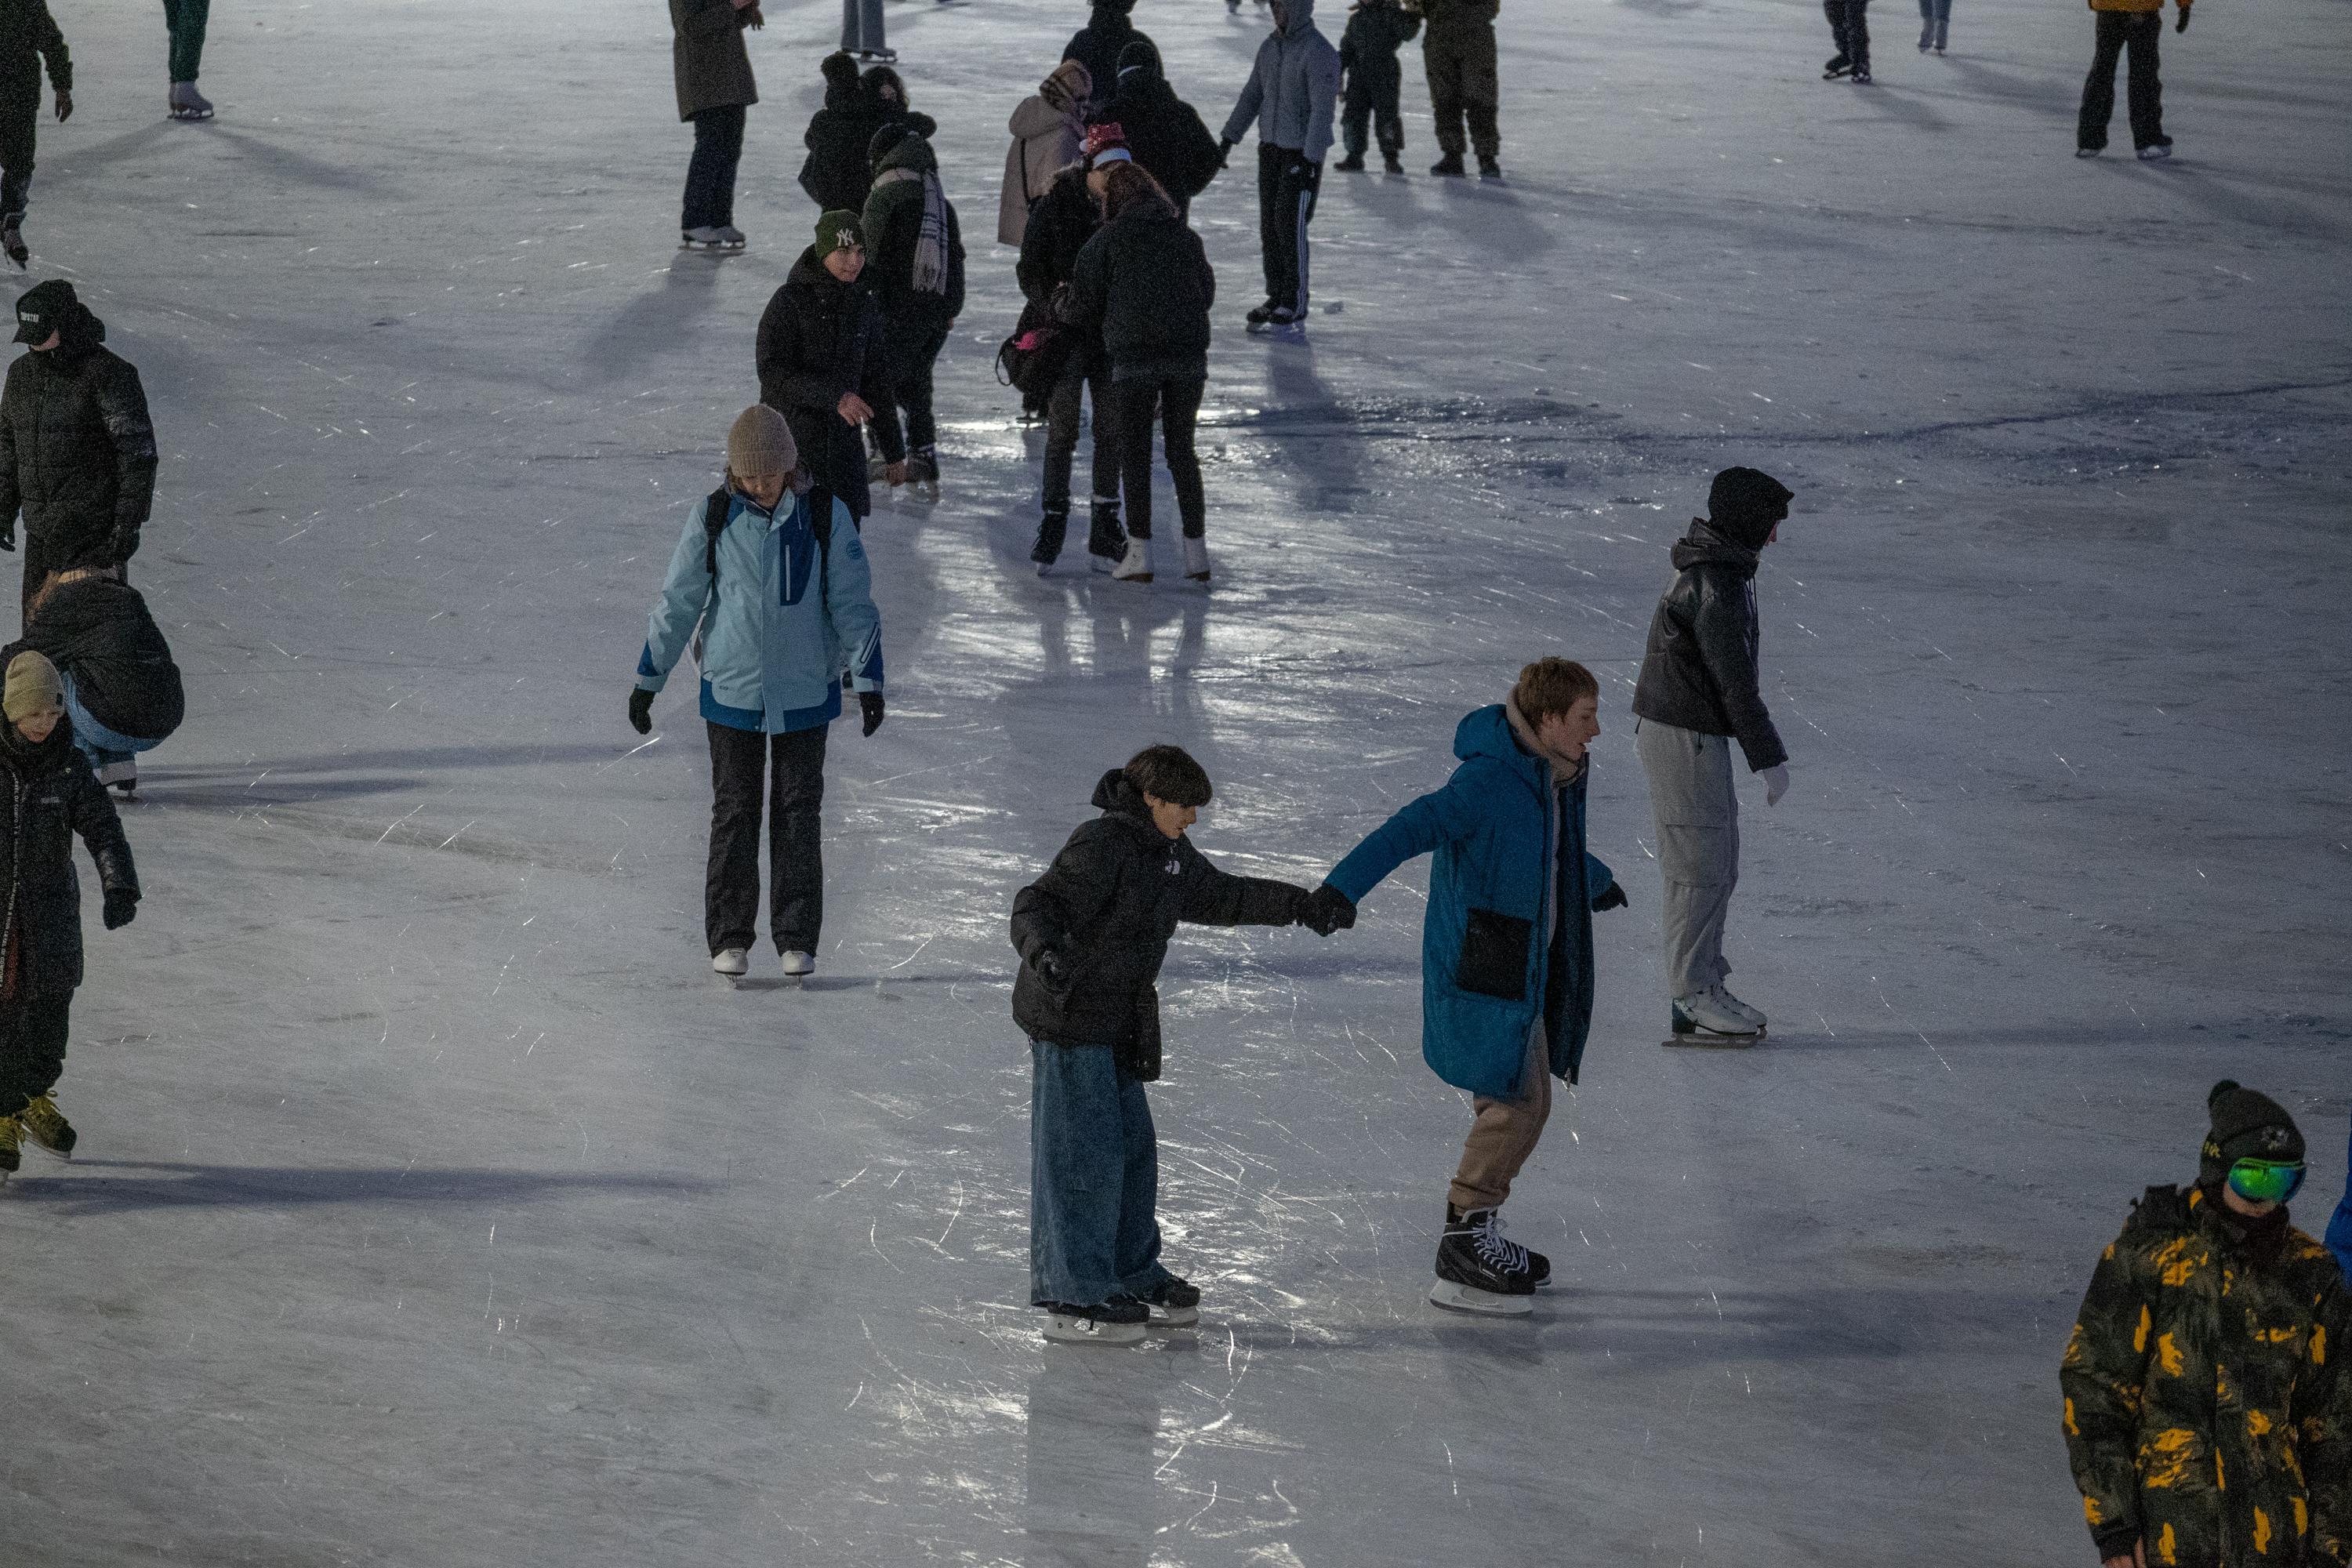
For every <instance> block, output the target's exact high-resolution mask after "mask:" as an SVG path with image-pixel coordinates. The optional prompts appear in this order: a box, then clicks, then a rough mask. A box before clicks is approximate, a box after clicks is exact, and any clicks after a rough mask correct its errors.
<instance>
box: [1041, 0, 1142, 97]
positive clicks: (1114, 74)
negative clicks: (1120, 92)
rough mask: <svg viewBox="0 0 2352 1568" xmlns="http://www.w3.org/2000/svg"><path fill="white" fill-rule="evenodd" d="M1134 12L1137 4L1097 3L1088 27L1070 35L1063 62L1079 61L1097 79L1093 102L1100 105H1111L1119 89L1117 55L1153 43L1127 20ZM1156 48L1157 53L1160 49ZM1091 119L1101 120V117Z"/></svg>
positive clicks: (1104, 0)
mask: <svg viewBox="0 0 2352 1568" xmlns="http://www.w3.org/2000/svg"><path fill="white" fill-rule="evenodd" d="M1134 9H1135V0H1095V7H1094V10H1093V12H1092V14H1090V15H1089V16H1087V25H1086V26H1083V27H1080V28H1079V29H1078V30H1077V31H1076V32H1075V33H1073V34H1071V35H1070V43H1069V47H1067V48H1065V49H1064V50H1063V51H1062V58H1064V59H1066V60H1076V61H1077V62H1078V63H1079V64H1080V65H1082V66H1084V67H1086V68H1087V75H1088V76H1089V77H1092V78H1093V79H1094V84H1095V97H1094V100H1095V102H1096V103H1097V105H1100V104H1105V103H1108V102H1109V101H1110V97H1111V93H1112V92H1113V91H1114V90H1115V89H1117V87H1118V51H1119V50H1121V49H1123V48H1125V47H1127V46H1128V45H1129V44H1132V43H1135V42H1138V41H1141V42H1143V43H1147V44H1149V43H1150V42H1151V40H1150V38H1148V37H1144V36H1143V34H1141V33H1139V32H1138V31H1137V30H1136V26H1135V24H1134V23H1132V22H1130V21H1129V20H1128V19H1127V14H1128V13H1129V11H1132V10H1134ZM1153 47H1154V49H1155V50H1156V49H1157V48H1158V46H1157V45H1154V46H1153ZM1088 118H1089V119H1094V120H1099V119H1101V118H1102V116H1101V115H1100V114H1095V115H1090V116H1089V117H1088Z"/></svg>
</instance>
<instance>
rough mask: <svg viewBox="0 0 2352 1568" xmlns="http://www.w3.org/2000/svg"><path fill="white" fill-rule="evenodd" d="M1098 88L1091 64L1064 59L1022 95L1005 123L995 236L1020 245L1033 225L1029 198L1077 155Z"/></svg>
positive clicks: (1046, 184) (1067, 165) (1073, 161)
mask: <svg viewBox="0 0 2352 1568" xmlns="http://www.w3.org/2000/svg"><path fill="white" fill-rule="evenodd" d="M1093 90H1094V87H1093V82H1092V80H1091V79H1090V78H1089V77H1088V76H1087V68H1086V67H1084V66H1082V65H1080V64H1079V63H1078V62H1077V61H1076V60H1064V61H1063V62H1062V63H1061V65H1060V66H1059V67H1058V68H1055V72H1054V74H1053V75H1052V76H1049V77H1047V78H1046V79H1045V81H1044V83H1043V84H1041V85H1040V86H1039V88H1038V89H1037V91H1036V93H1035V95H1034V96H1033V97H1030V98H1024V99H1023V100H1021V107H1020V108H1018V109H1016V110H1013V118H1012V120H1011V121H1008V122H1007V124H1006V126H1005V129H1006V130H1008V131H1010V132H1013V145H1012V147H1011V149H1010V150H1008V151H1007V152H1006V153H1005V154H1004V190H1003V195H1001V196H999V197H998V199H997V204H996V237H997V239H998V240H999V241H1000V242H1001V243H1003V244H1005V245H1013V246H1017V245H1019V244H1020V243H1021V237H1022V236H1023V235H1024V234H1025V233H1027V232H1028V229H1029V204H1030V203H1032V202H1034V201H1035V200H1036V199H1037V198H1038V197H1039V196H1042V195H1045V187H1046V186H1048V185H1050V184H1053V183H1054V176H1055V174H1060V173H1061V172H1062V171H1063V170H1064V169H1066V168H1068V167H1069V166H1070V165H1071V164H1072V163H1076V162H1077V161H1078V153H1079V151H1080V149H1081V148H1083V147H1084V146H1085V144H1086V132H1087V128H1086V121H1084V120H1083V119H1081V118H1080V116H1081V114H1082V113H1083V111H1084V110H1085V108H1086V103H1087V96H1088V95H1089V94H1090V93H1091V92H1092V91H1093Z"/></svg>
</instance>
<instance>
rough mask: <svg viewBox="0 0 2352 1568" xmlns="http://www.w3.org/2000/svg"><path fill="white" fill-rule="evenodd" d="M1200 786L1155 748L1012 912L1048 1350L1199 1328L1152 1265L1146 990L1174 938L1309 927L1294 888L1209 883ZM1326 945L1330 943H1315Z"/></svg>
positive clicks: (1162, 1270)
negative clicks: (1152, 1330)
mask: <svg viewBox="0 0 2352 1568" xmlns="http://www.w3.org/2000/svg"><path fill="white" fill-rule="evenodd" d="M1210 793H1211V791H1210V784H1209V775H1208V773H1206V772H1204V771H1203V770H1202V767H1201V764H1200V763H1197V762H1195V761H1193V760H1192V757H1191V756H1189V755H1187V754H1186V753H1185V752H1183V751H1181V750H1180V749H1179V748H1177V747H1175V746H1151V747H1148V748H1147V749H1145V750H1143V751H1141V752H1137V753H1136V755H1135V756H1134V757H1133V758H1132V759H1131V760H1130V761H1129V763H1128V764H1127V765H1126V766H1125V767H1123V768H1113V769H1112V770H1111V771H1110V772H1108V773H1105V774H1104V775H1103V776H1102V779H1101V781H1100V782H1099V783H1097V784H1096V785H1095V794H1094V804H1095V805H1096V807H1097V809H1099V810H1100V811H1101V813H1102V815H1101V816H1097V817H1096V818H1095V819H1094V820H1093V821H1091V822H1087V823H1085V824H1083V825H1081V826H1079V828H1078V830H1077V831H1076V832H1075V833H1073V834H1071V835H1070V838H1069V842H1068V843H1067V844H1066V845H1064V846H1063V847H1062V852H1061V853H1060V854H1058V855H1056V856H1055V857H1054V863H1053V865H1051V866H1050V867H1048V868H1046V870H1045V875H1044V876H1042V877H1040V878H1038V879H1036V880H1035V881H1034V882H1032V883H1031V884H1030V885H1029V886H1027V887H1025V888H1024V889H1021V891H1020V893H1019V894H1018V895H1016V896H1015V897H1014V899H1013V925H1012V930H1013V948H1014V949H1015V951H1017V952H1019V953H1020V955H1021V966H1020V970H1019V972H1018V973H1017V975H1016V976H1015V978H1014V980H1013V1022H1014V1023H1015V1024H1017V1025H1019V1026H1020V1027H1021V1031H1022V1033H1024V1034H1025V1035H1027V1036H1028V1037H1029V1050H1030V1060H1031V1065H1032V1067H1033V1068H1034V1073H1035V1077H1034V1079H1033V1080H1032V1088H1031V1091H1030V1100H1029V1148H1030V1188H1029V1300H1030V1301H1031V1303H1032V1304H1033V1305H1034V1306H1037V1307H1039V1308H1042V1309H1044V1310H1045V1314H1046V1319H1045V1337H1046V1338H1047V1339H1051V1340H1063V1341H1068V1342H1076V1343H1106V1344H1129V1343H1132V1342H1135V1341H1137V1340H1139V1339H1141V1338H1142V1337H1143V1331H1144V1325H1145V1324H1146V1323H1147V1322H1155V1321H1156V1322H1158V1323H1160V1324H1164V1325H1170V1326H1176V1325H1181V1324H1186V1323H1192V1322H1197V1321H1199V1320H1200V1315H1201V1314H1200V1306H1201V1292H1200V1290H1199V1289H1198V1288H1197V1287H1195V1286H1193V1285H1192V1284H1191V1283H1189V1282H1188V1281H1186V1280H1184V1279H1180V1278H1179V1277H1178V1276H1176V1275H1175V1274H1172V1273H1171V1272H1170V1271H1169V1269H1168V1268H1167V1266H1166V1265H1164V1264H1163V1263H1161V1262H1160V1220H1159V1198H1160V1143H1159V1138H1158V1135H1157V1133H1156V1132H1155V1131H1154V1130H1153V1128H1152V1124H1151V1103H1150V1100H1148V1099H1147V1098H1146V1097H1145V1094H1144V1089H1143V1086H1144V1085H1145V1084H1147V1083H1149V1082H1151V1081H1152V1080H1153V1079H1157V1078H1159V1076H1160V994H1159V992H1158V990H1157V989H1156V987H1155V982H1157V981H1158V979H1159V977H1160V963H1161V961H1162V960H1164V959H1165V958H1166V957H1167V954H1168V940H1169V938H1170V937H1171V936H1173V935H1174V934H1175V933H1176V926H1177V922H1179V921H1190V922H1191V923H1192V924H1194V925H1219V926H1238V925H1267V926H1286V925H1291V924H1294V923H1301V924H1303V923H1308V922H1307V919H1306V917H1307V912H1308V910H1309V906H1310V904H1311V899H1310V897H1309V895H1308V893H1307V889H1304V888H1299V887H1294V886H1292V885H1291V884H1290V883H1288V882H1277V881H1272V880H1268V879H1260V878H1256V877H1235V876H1233V875H1230V874H1229V873H1227V872H1224V871H1221V870H1219V869H1217V868H1216V867H1214V866H1213V865H1211V864H1210V863H1209V860H1208V858H1207V857H1206V856H1204V855H1202V853H1201V852H1200V850H1198V849H1196V848H1194V847H1193V846H1192V840H1191V839H1190V838H1187V837H1185V835H1184V830H1185V829H1186V828H1188V827H1190V826H1192V824H1193V822H1194V821H1195V819H1196V818H1197V817H1198V816H1199V814H1200V808H1201V807H1202V806H1204V805H1208V804H1209V798H1210ZM1317 929H1318V930H1319V931H1321V932H1322V934H1325V935H1328V934H1329V928H1328V926H1327V927H1318V928H1317Z"/></svg>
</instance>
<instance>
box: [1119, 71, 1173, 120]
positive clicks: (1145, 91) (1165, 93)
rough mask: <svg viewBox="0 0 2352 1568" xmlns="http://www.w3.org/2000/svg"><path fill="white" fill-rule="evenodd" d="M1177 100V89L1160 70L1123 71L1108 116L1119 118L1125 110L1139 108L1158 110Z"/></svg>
mask: <svg viewBox="0 0 2352 1568" xmlns="http://www.w3.org/2000/svg"><path fill="white" fill-rule="evenodd" d="M1175 101H1176V89H1174V88H1172V87H1170V86H1169V85H1168V79H1167V78H1166V77H1163V76H1161V75H1160V73H1159V72H1158V71H1155V70H1131V71H1122V72H1120V73H1119V78H1118V92H1117V93H1116V94H1114V95H1113V96H1112V98H1111V100H1110V109H1109V110H1108V114H1107V118H1109V119H1112V120H1117V119H1118V117H1119V116H1120V115H1121V114H1122V113H1123V112H1126V111H1129V110H1137V109H1141V110H1161V109H1164V108H1166V107H1167V106H1168V105H1170V104H1171V103H1173V102H1175Z"/></svg>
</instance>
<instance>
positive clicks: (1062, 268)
mask: <svg viewBox="0 0 2352 1568" xmlns="http://www.w3.org/2000/svg"><path fill="white" fill-rule="evenodd" d="M1131 162H1132V159H1130V158H1129V154H1128V151H1127V148H1126V146H1125V144H1124V143H1123V142H1121V141H1120V139H1119V128H1118V126H1116V125H1093V126H1089V127H1087V141H1086V153H1085V156H1084V158H1083V159H1082V160H1081V161H1080V162H1079V163H1075V164H1073V165H1071V166H1070V167H1069V168H1066V169H1065V170H1063V171H1062V172H1061V173H1060V174H1056V175H1055V177H1054V183H1053V184H1050V185H1048V186H1047V187H1046V188H1045V195H1041V196H1039V197H1038V198H1037V201H1036V204H1035V205H1034V206H1033V207H1031V209H1030V212H1029V224H1028V227H1027V229H1026V231H1025V232H1024V234H1023V235H1022V237H1021V260H1020V262H1019V264H1018V266H1017V267H1016V268H1014V270H1015V273H1016V275H1017V276H1018V278H1019V279H1020V281H1021V292H1022V293H1023V295H1024V296H1025V297H1026V298H1027V299H1028V300H1029V309H1028V310H1026V311H1024V314H1023V318H1022V319H1023V321H1030V320H1032V319H1033V317H1034V318H1038V319H1042V320H1045V321H1055V322H1059V323H1060V324H1061V328H1062V331H1065V332H1066V333H1068V334H1070V336H1071V339H1072V340H1073V341H1072V342H1070V343H1069V345H1068V350H1067V353H1065V354H1064V356H1063V359H1062V366H1061V374H1059V375H1057V376H1056V377H1055V381H1054V386H1053V390H1052V391H1051V392H1050V393H1048V394H1047V395H1046V398H1045V475H1044V491H1045V493H1044V496H1043V498H1042V502H1041V506H1040V509H1039V510H1040V513H1041V515H1040V517H1039V519H1038V522H1037V542H1036V543H1035V544H1034V545H1032V546H1031V547H1030V551H1029V559H1030V560H1032V561H1034V562H1035V563H1037V569H1038V572H1039V574H1041V575H1042V574H1044V572H1045V569H1046V568H1048V567H1050V566H1052V565H1053V563H1055V561H1057V560H1059V559H1060V558H1061V553H1062V544H1063V541H1064V538H1065V536H1066V533H1067V531H1068V530H1069V524H1070V500H1071V498H1070V468H1071V465H1072V462H1073V460H1074V459H1075V458H1076V454H1077V449H1078V425H1079V416H1080V415H1081V414H1082V413H1083V412H1084V409H1085V406H1086V405H1087V404H1088V403H1091V405H1093V408H1094V468H1093V479H1094V499H1093V507H1092V510H1091V513H1090V516H1089V518H1088V524H1087V561H1088V563H1090V564H1091V565H1092V566H1093V568H1094V569H1095V570H1096V571H1097V572H1108V571H1110V570H1112V569H1113V568H1115V567H1116V566H1118V563H1120V562H1121V561H1122V560H1123V559H1124V558H1125V557H1126V555H1127V529H1126V527H1125V525H1124V523H1123V522H1122V521H1121V519H1120V516H1119V444H1118V431H1117V429H1116V427H1115V425H1114V423H1113V421H1114V417H1115V416H1114V414H1113V411H1112V407H1111V405H1112V403H1113V401H1114V398H1113V394H1112V386H1111V379H1110V359H1109V356H1108V353H1106V352H1105V351H1104V348H1103V342H1102V331H1101V330H1100V328H1099V327H1097V326H1094V325H1090V324H1087V323H1082V322H1074V321H1070V320H1068V318H1069V317H1070V316H1071V315H1072V313H1073V312H1072V310H1071V308H1070V305H1069V294H1070V288H1071V285H1072V283H1073V281H1074V280H1075V279H1076V275H1077V266H1078V255H1079V253H1080V252H1081V251H1083V250H1085V249H1086V247H1087V241H1088V240H1091V239H1092V238H1094V237H1095V235H1096V234H1097V232H1099V231H1100V229H1101V228H1102V221H1103V220H1102V205H1101V203H1102V197H1103V195H1104V193H1105V192H1106V191H1108V189H1109V186H1110V172H1111V170H1112V169H1113V168H1115V167H1117V166H1118V165H1119V164H1122V163H1131Z"/></svg>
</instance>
